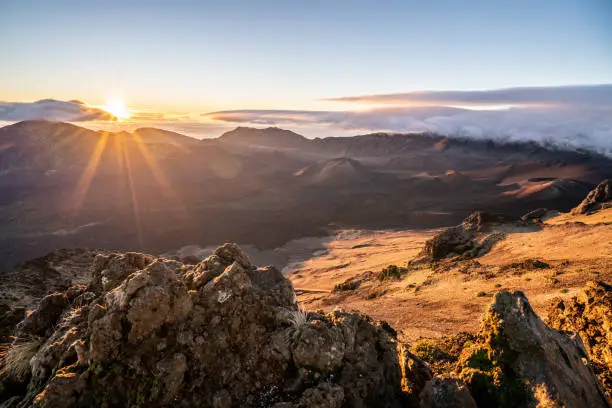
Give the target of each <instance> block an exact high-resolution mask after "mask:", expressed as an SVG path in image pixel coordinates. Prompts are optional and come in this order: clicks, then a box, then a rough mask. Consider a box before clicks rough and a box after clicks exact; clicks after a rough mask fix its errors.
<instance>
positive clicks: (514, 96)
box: [324, 84, 612, 107]
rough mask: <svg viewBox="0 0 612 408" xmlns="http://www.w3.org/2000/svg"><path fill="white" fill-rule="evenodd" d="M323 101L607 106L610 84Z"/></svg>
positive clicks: (611, 92) (610, 100) (611, 94)
mask: <svg viewBox="0 0 612 408" xmlns="http://www.w3.org/2000/svg"><path fill="white" fill-rule="evenodd" d="M324 100H326V101H335V102H355V103H368V104H382V105H407V106H431V105H434V106H475V105H484V106H487V105H489V106H490V105H493V106H495V105H507V106H523V107H524V106H608V107H612V84H601V85H572V86H554V87H551V86H549V87H523V88H505V89H492V90H484V91H412V92H404V93H393V94H380V95H362V96H344V97H338V98H326V99H324Z"/></svg>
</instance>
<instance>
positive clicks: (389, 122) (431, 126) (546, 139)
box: [206, 106, 612, 156]
mask: <svg viewBox="0 0 612 408" xmlns="http://www.w3.org/2000/svg"><path fill="white" fill-rule="evenodd" d="M206 116H207V117H209V118H212V119H215V120H218V121H224V122H231V123H236V124H252V125H262V124H264V125H269V126H282V127H289V128H291V127H292V126H296V125H299V126H300V127H305V126H308V125H311V126H320V125H323V124H326V125H327V126H329V127H330V133H333V131H352V132H354V133H359V132H379V131H381V132H423V131H430V132H436V133H440V134H443V135H448V136H457V137H464V138H471V139H491V140H496V141H500V142H514V141H535V142H538V143H541V144H543V145H549V146H556V147H558V148H562V149H577V148H583V149H588V150H593V151H597V152H599V153H603V154H606V155H608V156H612V107H605V106H562V107H549V108H512V109H504V110H469V109H459V108H446V107H421V108H406V107H402V108H398V107H393V108H379V109H373V110H365V111H342V112H333V111H274V110H246V111H245V110H242V111H223V112H213V113H209V114H206Z"/></svg>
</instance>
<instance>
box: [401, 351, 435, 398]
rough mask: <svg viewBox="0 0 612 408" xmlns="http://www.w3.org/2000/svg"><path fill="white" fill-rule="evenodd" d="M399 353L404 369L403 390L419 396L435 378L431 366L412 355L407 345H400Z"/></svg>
mask: <svg viewBox="0 0 612 408" xmlns="http://www.w3.org/2000/svg"><path fill="white" fill-rule="evenodd" d="M398 352H399V361H400V366H401V368H402V389H404V390H405V391H407V392H409V393H412V394H414V395H419V394H420V393H421V391H422V390H423V388H424V387H425V384H426V383H427V381H429V380H431V379H432V378H433V373H432V371H431V369H430V368H429V366H428V365H427V364H425V362H424V361H423V360H421V359H420V358H418V357H417V356H415V355H414V354H412V353H411V352H410V351H409V350H408V347H406V346H405V345H403V344H402V345H400V346H399V347H398Z"/></svg>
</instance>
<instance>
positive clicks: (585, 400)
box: [458, 292, 608, 408]
mask: <svg viewBox="0 0 612 408" xmlns="http://www.w3.org/2000/svg"><path fill="white" fill-rule="evenodd" d="M585 357H586V355H585V353H584V351H583V349H582V348H581V347H580V345H579V344H578V343H576V342H575V341H574V340H572V339H570V338H569V337H568V336H566V335H564V334H562V333H560V332H558V331H556V330H554V329H551V328H550V327H548V326H546V325H545V324H544V322H543V321H542V320H540V318H539V317H538V316H537V315H536V314H535V312H534V311H533V310H532V308H531V306H530V305H529V302H528V301H527V299H526V298H525V295H524V294H523V293H522V292H515V293H514V294H511V293H509V292H500V293H498V294H496V295H495V299H494V301H493V303H492V304H491V306H490V308H489V310H488V312H487V313H486V314H485V316H484V319H483V327H482V329H481V332H480V335H479V341H477V342H475V343H474V344H472V345H471V346H470V347H466V348H465V349H464V350H463V353H462V355H461V357H460V362H459V366H458V368H459V370H460V373H459V378H460V379H461V380H462V381H464V382H465V383H466V384H467V385H468V387H469V389H470V391H471V393H472V395H473V397H474V399H475V400H476V402H477V403H478V406H479V407H485V406H496V407H516V406H521V407H523V406H524V407H530V406H533V407H535V406H536V405H537V406H563V407H566V408H573V407H575V408H578V407H593V408H595V407H608V402H607V401H606V398H605V396H604V395H603V393H602V392H601V390H600V388H599V384H598V382H597V380H596V378H595V377H594V375H593V373H592V371H591V369H590V367H589V365H588V363H587V364H585V362H584V361H586V358H585ZM583 360H584V361H583ZM538 404H540V405H538Z"/></svg>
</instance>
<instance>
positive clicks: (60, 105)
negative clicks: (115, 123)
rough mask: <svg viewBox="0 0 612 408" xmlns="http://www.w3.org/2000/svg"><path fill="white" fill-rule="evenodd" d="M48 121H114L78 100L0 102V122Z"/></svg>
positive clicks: (100, 111) (99, 110)
mask: <svg viewBox="0 0 612 408" xmlns="http://www.w3.org/2000/svg"><path fill="white" fill-rule="evenodd" d="M36 119H46V120H54V121H63V122H84V121H91V120H114V119H115V118H114V116H113V115H111V114H110V113H108V112H106V111H104V110H102V109H99V108H95V107H92V106H89V105H87V104H85V103H84V102H81V101H78V100H72V101H68V102H65V101H58V100H55V99H42V100H40V101H36V102H0V120H2V121H21V120H36Z"/></svg>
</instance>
